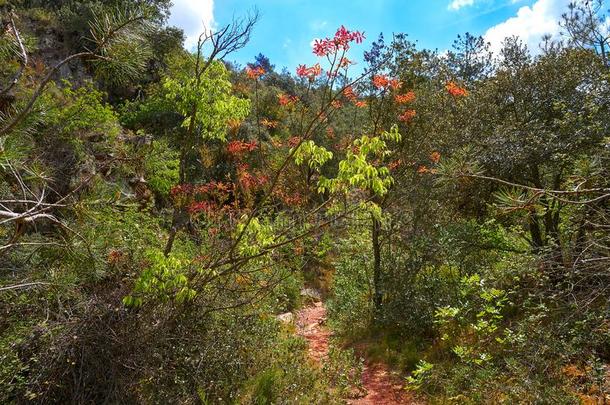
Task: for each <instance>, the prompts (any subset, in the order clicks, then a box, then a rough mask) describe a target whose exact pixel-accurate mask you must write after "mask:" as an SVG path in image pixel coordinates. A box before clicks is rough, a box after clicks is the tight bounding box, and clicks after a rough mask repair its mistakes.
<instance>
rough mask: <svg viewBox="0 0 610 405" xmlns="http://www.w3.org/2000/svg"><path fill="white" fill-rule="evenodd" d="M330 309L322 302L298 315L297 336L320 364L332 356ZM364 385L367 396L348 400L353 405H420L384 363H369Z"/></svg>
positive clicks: (367, 363) (363, 378)
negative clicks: (328, 326)
mask: <svg viewBox="0 0 610 405" xmlns="http://www.w3.org/2000/svg"><path fill="white" fill-rule="evenodd" d="M325 322H326V308H325V307H324V304H323V303H322V302H316V303H315V304H314V305H313V306H310V307H306V308H303V309H302V310H300V311H299V312H298V313H297V317H296V325H297V332H298V334H299V335H301V336H303V337H304V338H305V339H307V341H308V342H309V355H310V356H311V358H312V359H314V360H315V361H317V362H323V361H324V358H325V357H326V355H327V354H328V340H329V338H330V336H332V333H331V332H330V331H329V329H328V328H327V327H326V326H325V325H324V324H325ZM362 384H363V385H364V388H365V389H366V395H365V396H364V397H362V398H358V399H348V400H347V403H348V404H351V405H393V404H417V403H418V402H417V401H416V400H414V399H413V398H412V397H411V396H410V395H409V393H408V392H406V391H405V390H404V389H403V386H402V382H401V379H400V378H399V377H398V376H396V375H394V374H392V373H391V372H390V371H389V369H388V367H387V366H386V365H385V364H382V363H370V362H366V363H365V366H364V371H363V373H362Z"/></svg>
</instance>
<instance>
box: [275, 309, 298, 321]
mask: <svg viewBox="0 0 610 405" xmlns="http://www.w3.org/2000/svg"><path fill="white" fill-rule="evenodd" d="M275 318H276V319H277V320H278V321H280V322H283V323H292V321H293V320H294V315H293V314H292V312H286V313H285V314H281V315H278V316H276V317H275Z"/></svg>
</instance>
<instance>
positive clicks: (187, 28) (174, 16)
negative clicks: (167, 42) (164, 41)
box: [169, 0, 214, 49]
mask: <svg viewBox="0 0 610 405" xmlns="http://www.w3.org/2000/svg"><path fill="white" fill-rule="evenodd" d="M173 3H174V5H173V6H172V10H171V15H170V17H169V25H175V26H176V27H179V28H182V29H183V30H184V34H185V36H186V41H185V43H184V46H185V47H186V48H187V49H192V48H193V47H194V46H195V45H197V39H198V38H199V35H200V34H201V33H202V32H203V31H204V30H210V29H212V28H213V26H214V0H174V2H173Z"/></svg>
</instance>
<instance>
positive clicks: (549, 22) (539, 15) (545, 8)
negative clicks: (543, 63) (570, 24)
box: [484, 0, 570, 53]
mask: <svg viewBox="0 0 610 405" xmlns="http://www.w3.org/2000/svg"><path fill="white" fill-rule="evenodd" d="M569 3H570V0H538V1H536V2H535V3H534V4H533V5H532V6H531V7H530V6H524V7H521V8H520V9H519V10H518V11H517V15H516V16H514V17H511V18H509V19H508V20H506V21H504V22H501V23H500V24H498V25H495V26H493V27H491V28H489V29H488V30H487V32H486V33H485V35H484V37H485V40H486V41H488V42H490V43H491V49H492V50H493V51H494V52H498V51H499V50H500V49H501V48H502V41H504V39H505V38H507V37H511V36H518V37H519V38H521V40H522V41H523V42H524V43H525V44H527V47H528V48H529V49H530V51H532V52H533V53H536V52H538V50H539V47H538V45H539V44H540V41H541V39H542V37H543V36H544V35H547V34H548V35H551V37H552V38H558V37H559V35H560V30H561V28H560V26H559V21H560V19H561V14H563V13H564V12H565V11H566V9H567V6H568V4H569Z"/></svg>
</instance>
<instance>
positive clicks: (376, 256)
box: [371, 218, 383, 321]
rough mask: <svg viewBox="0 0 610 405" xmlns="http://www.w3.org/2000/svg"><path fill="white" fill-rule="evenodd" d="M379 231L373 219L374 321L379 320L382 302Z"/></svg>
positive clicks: (378, 224)
mask: <svg viewBox="0 0 610 405" xmlns="http://www.w3.org/2000/svg"><path fill="white" fill-rule="evenodd" d="M380 231H381V222H379V220H378V219H376V218H373V227H372V233H371V236H372V244H373V287H374V292H373V294H374V295H373V305H374V309H375V318H376V321H378V320H379V319H380V315H381V306H382V301H383V291H382V288H381V244H380V242H379V234H380Z"/></svg>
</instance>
